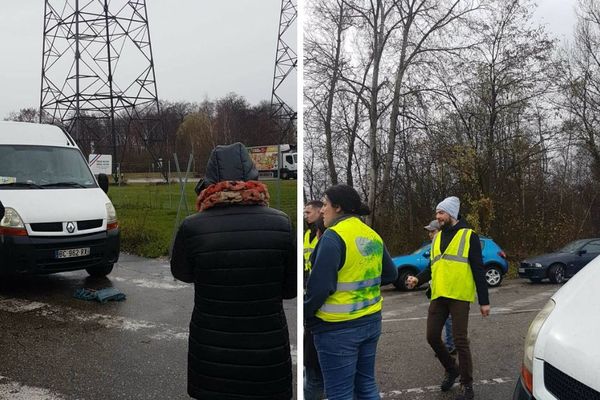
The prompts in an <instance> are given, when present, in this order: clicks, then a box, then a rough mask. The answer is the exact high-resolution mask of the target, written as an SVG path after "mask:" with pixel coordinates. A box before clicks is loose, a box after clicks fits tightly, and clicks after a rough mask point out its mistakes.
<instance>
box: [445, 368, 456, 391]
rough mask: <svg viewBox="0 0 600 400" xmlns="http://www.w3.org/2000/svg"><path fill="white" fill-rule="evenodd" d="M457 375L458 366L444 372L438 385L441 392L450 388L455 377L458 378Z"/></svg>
mask: <svg viewBox="0 0 600 400" xmlns="http://www.w3.org/2000/svg"><path fill="white" fill-rule="evenodd" d="M459 376H460V372H458V368H454V369H453V370H450V371H446V374H445V375H444V380H443V381H442V384H441V385H440V389H442V392H447V391H448V390H450V388H452V386H453V385H454V382H455V381H456V378H458V377H459Z"/></svg>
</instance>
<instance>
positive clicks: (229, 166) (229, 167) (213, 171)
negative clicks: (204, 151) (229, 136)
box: [204, 142, 258, 185]
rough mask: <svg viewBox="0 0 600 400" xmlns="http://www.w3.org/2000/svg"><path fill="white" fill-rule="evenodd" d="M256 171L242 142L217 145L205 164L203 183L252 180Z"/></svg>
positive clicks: (255, 177)
mask: <svg viewBox="0 0 600 400" xmlns="http://www.w3.org/2000/svg"><path fill="white" fill-rule="evenodd" d="M257 179H258V171H257V169H256V167H255V166H254V163H253V162H252V159H251V158H250V155H249V154H248V150H246V146H244V145H243V144H242V143H239V142H238V143H234V144H230V145H225V146H217V147H215V148H214V150H213V151H212V153H211V154H210V158H209V160H208V164H207V165H206V175H205V178H204V183H205V185H212V184H215V183H218V182H222V181H254V180H257Z"/></svg>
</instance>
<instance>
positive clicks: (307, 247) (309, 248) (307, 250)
mask: <svg viewBox="0 0 600 400" xmlns="http://www.w3.org/2000/svg"><path fill="white" fill-rule="evenodd" d="M318 240H319V239H318V238H317V235H315V237H314V238H313V240H312V242H311V240H310V229H309V230H307V231H306V233H304V270H305V271H308V272H310V270H311V265H310V255H311V254H312V252H313V250H314V249H315V247H316V246H317V241H318Z"/></svg>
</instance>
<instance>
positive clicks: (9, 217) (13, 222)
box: [0, 207, 25, 229]
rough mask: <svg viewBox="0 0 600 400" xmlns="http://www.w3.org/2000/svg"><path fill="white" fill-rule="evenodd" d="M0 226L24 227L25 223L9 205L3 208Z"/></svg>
mask: <svg viewBox="0 0 600 400" xmlns="http://www.w3.org/2000/svg"><path fill="white" fill-rule="evenodd" d="M0 226H1V227H3V228H21V229H23V228H25V224H24V223H23V220H22V219H21V216H20V215H19V213H18V212H17V210H15V209H14V208H10V207H6V208H5V209H4V218H2V220H1V221H0Z"/></svg>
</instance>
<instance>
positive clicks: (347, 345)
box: [314, 320, 381, 400]
mask: <svg viewBox="0 0 600 400" xmlns="http://www.w3.org/2000/svg"><path fill="white" fill-rule="evenodd" d="M380 335H381V320H377V321H373V322H370V323H368V324H366V325H362V326H358V327H355V328H345V329H338V330H334V331H330V332H321V333H315V334H314V339H315V347H316V348H317V353H318V354H319V363H320V364H321V371H322V372H323V380H324V381H325V392H326V393H327V398H328V399H329V400H354V399H357V400H379V399H380V397H379V389H378V388H377V383H376V382H375V356H376V354H377V342H378V341H379V336H380Z"/></svg>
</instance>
